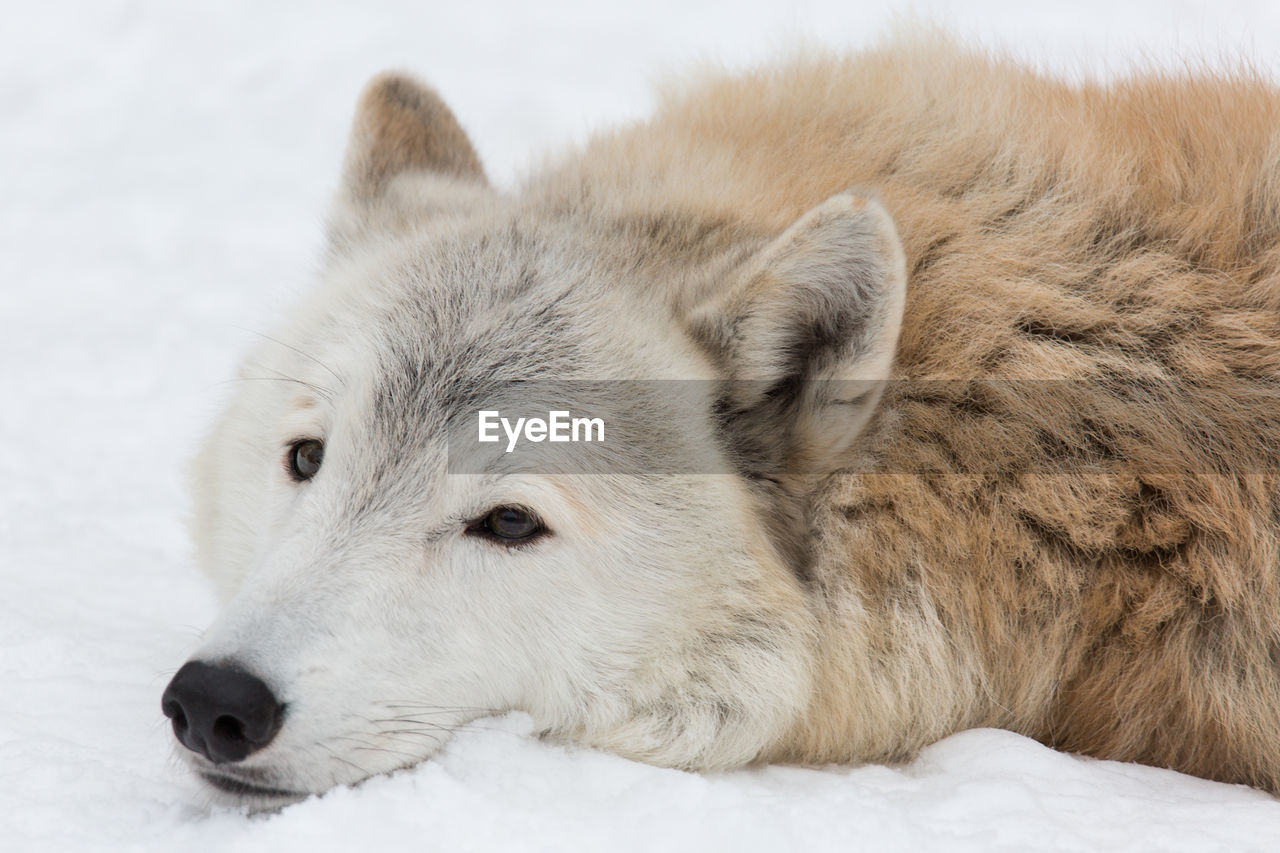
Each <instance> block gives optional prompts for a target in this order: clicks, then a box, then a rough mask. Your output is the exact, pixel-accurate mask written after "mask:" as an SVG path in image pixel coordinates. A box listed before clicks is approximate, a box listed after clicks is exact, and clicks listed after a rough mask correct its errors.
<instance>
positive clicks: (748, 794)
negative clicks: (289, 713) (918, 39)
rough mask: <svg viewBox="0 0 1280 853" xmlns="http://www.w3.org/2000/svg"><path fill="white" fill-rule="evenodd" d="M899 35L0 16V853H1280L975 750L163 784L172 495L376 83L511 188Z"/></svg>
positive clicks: (1153, 795)
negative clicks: (405, 87) (389, 84)
mask: <svg viewBox="0 0 1280 853" xmlns="http://www.w3.org/2000/svg"><path fill="white" fill-rule="evenodd" d="M916 9H918V10H919V11H920V13H921V15H922V16H923V17H925V18H927V19H932V20H936V21H940V22H942V23H944V24H946V25H948V26H949V27H950V28H951V29H952V30H953V31H955V32H957V33H959V34H961V35H964V36H968V37H974V38H977V39H978V40H980V41H981V42H982V43H984V44H987V45H991V46H1003V47H1006V48H1009V49H1011V50H1013V51H1014V52H1015V53H1016V54H1018V55H1019V56H1022V57H1024V58H1025V59H1027V60H1028V61H1031V62H1035V63H1036V64H1038V65H1040V66H1041V67H1044V68H1046V69H1049V70H1051V71H1054V72H1055V73H1059V74H1063V75H1067V76H1070V77H1076V78H1078V77H1080V76H1083V75H1109V74H1115V73H1118V72H1121V71H1123V70H1124V69H1125V68H1126V67H1129V66H1130V65H1131V64H1132V63H1134V62H1145V63H1147V64H1158V65H1162V66H1168V67H1177V66H1178V65H1179V63H1180V62H1181V61H1182V59H1183V58H1185V57H1194V58H1198V59H1200V60H1204V61H1207V62H1210V63H1213V64H1222V63H1227V64H1229V63H1231V62H1233V61H1235V60H1236V59H1238V58H1240V57H1242V56H1243V57H1251V58H1252V59H1253V61H1254V62H1255V63H1256V64H1257V65H1258V66H1259V67H1261V68H1263V69H1264V70H1266V71H1267V72H1268V73H1269V74H1272V75H1273V76H1275V75H1276V74H1277V68H1276V66H1277V64H1278V63H1280V55H1278V54H1277V53H1276V52H1275V50H1274V45H1275V44H1277V43H1280V5H1276V4H1272V3H1267V2H1258V3H1256V4H1251V3H1245V2H1233V0H1213V2H1189V0H1184V2H1156V0H1147V2H1134V3H1127V4H1126V3H1120V2H1115V1H1114V0H1107V2H1096V1H1095V0H1089V2H1082V0H1076V2H1071V3H1064V4H1048V3H1025V2H1014V0H985V2H965V3H963V4H961V3H954V4H951V3H943V2H933V3H929V2H922V3H918V4H917V5H916ZM897 11H898V10H894V9H891V8H889V7H888V5H887V4H876V5H871V4H857V3H849V2H840V0H821V1H820V0H810V2H798V3H792V4H790V5H772V6H766V5H764V4H761V3H755V2H747V0H738V1H737V2H724V3H712V2H705V0H647V2H636V3H633V4H631V5H628V6H625V7H614V6H610V5H606V4H604V3H602V2H598V0H590V2H589V1H588V0H577V2H550V1H549V0H548V2H540V3H515V2H513V3H511V4H510V5H508V6H498V5H486V4H482V3H439V4H432V3H426V2H407V0H406V2H364V3H361V4H359V6H358V7H357V5H356V4H351V5H345V6H344V5H340V4H338V3H320V2H313V3H306V4H303V3H299V4H297V5H292V6H291V5H287V4H278V5H277V4H269V3H264V2H250V1H249V0H221V2H217V3H204V4H199V5H197V4H195V3H175V2H161V0H155V2H146V0H95V2H90V0H83V2H79V3H75V2H68V0H48V2H42V3H31V2H22V1H21V0H4V3H3V16H0V20H3V24H2V25H0V69H2V70H0V282H2V284H0V400H3V403H0V849H4V850H14V851H19V850H21V851H28V850H31V851H39V850H57V851H65V850H80V849H92V850H106V851H114V850H156V851H173V850H183V851H200V850H246V851H250V850H263V851H267V850H269V851H273V853H280V852H281V851H284V853H288V851H293V850H308V851H310V850H331V849H332V850H340V849H352V848H361V849H370V850H372V849H401V848H405V849H410V848H411V849H440V850H631V849H636V850H653V849H663V850H669V849H676V850H679V849H684V850H792V849H796V850H851V849H859V848H872V849H882V850H883V849H888V850H918V849H953V850H992V849H1008V850H1041V849H1043V850H1048V849H1054V850H1131V849H1150V850H1246V849H1257V850H1276V849H1280V801H1277V800H1276V799H1274V798H1272V797H1270V796H1268V795H1265V794H1263V793H1260V792H1258V791H1253V790H1249V789H1246V788H1241V787H1233V786H1228V785H1221V784H1216V783H1212V782H1206V781H1203V780H1199V779H1194V778H1190V777H1186V776H1182V775H1179V774H1176V773H1172V772H1169V771H1164V770H1156V769H1152V768H1146V767H1138V766H1132V765H1125V764H1118V763H1114V762H1103V761H1093V760H1087V759H1082V758H1079V757H1075V756H1069V755H1064V754H1061V753H1057V752H1053V751H1051V750H1048V749H1046V748H1044V747H1042V746H1040V745H1038V744H1036V743H1034V742H1032V741H1030V740H1027V739H1025V738H1021V737H1018V736H1016V735H1013V734H1009V733H1006V732H998V731H986V730H984V731H971V732H965V733H962V734H959V735H956V736H955V737H952V738H949V739H948V740H946V741H944V742H942V743H939V744H937V745H935V746H933V747H931V748H930V749H928V750H926V751H925V752H924V754H923V755H921V756H920V757H919V759H918V760H916V761H915V762H913V763H911V764H910V765H907V766H904V767H893V768H889V767H881V766H866V767H857V768H843V767H838V768H828V769H800V768H793V767H770V768H764V769H757V770H750V771H744V772H735V773H727V774H721V775H712V776H699V775H691V774H686V773H680V772H676V771H671V770H662V769H657V768H653V767H648V766H644V765H640V764H635V763H632V762H628V761H625V760H622V759H620V758H617V757H615V756H611V755H606V754H601V753H596V752H591V751H586V750H578V749H568V748H561V747H557V746H552V745H548V744H544V743H541V742H539V741H537V740H535V739H532V738H531V737H530V736H529V722H528V720H527V718H525V717H523V716H522V715H518V714H516V715H512V716H510V717H508V718H504V719H502V720H496V721H486V722H485V723H483V724H481V725H477V726H475V727H473V728H471V729H469V730H468V731H465V732H463V733H462V734H461V735H459V736H458V737H457V738H456V740H455V741H454V742H453V743H452V745H451V746H450V747H449V748H448V749H447V750H446V751H445V752H444V754H443V755H442V756H440V757H439V758H438V759H437V760H433V761H431V762H428V763H426V764H423V765H421V766H419V767H417V768H414V769H412V770H409V771H404V772H402V773H400V774H397V775H396V776H393V777H382V778H377V779H374V780H372V781H370V782H368V783H367V784H364V785H362V786H360V787H358V788H355V789H341V790H336V791H334V792H332V793H330V794H328V795H326V796H324V797H320V798H312V799H310V800H308V801H306V802H303V803H300V804H298V805H296V806H293V807H290V808H288V809H285V810H284V811H283V812H282V813H279V814H276V815H273V816H268V817H256V818H249V817H246V816H245V815H243V814H241V813H239V812H237V811H233V810H218V809H214V810H210V809H208V808H207V807H206V806H205V805H204V804H203V803H202V800H201V796H200V793H199V789H198V786H197V785H196V784H195V782H194V781H193V780H192V779H190V778H188V777H187V776H186V775H185V774H184V773H183V772H182V771H181V770H180V768H179V767H178V765H177V764H176V762H175V761H174V760H173V757H172V738H171V735H170V734H169V732H168V728H167V725H166V721H165V720H163V719H162V718H161V716H160V712H159V696H160V692H161V690H162V689H163V687H164V684H165V682H166V681H167V680H168V677H169V676H170V675H171V674H172V672H173V671H174V669H176V667H177V666H178V665H179V664H180V663H181V662H182V661H183V659H184V656H185V654H186V653H187V651H188V650H189V649H191V648H192V647H193V646H194V644H195V642H196V640H197V637H198V635H199V632H200V631H201V630H202V629H203V627H204V626H206V625H207V624H208V623H209V622H210V621H211V620H212V618H213V616H214V612H215V607H214V602H213V598H212V593H211V590H210V587H209V586H208V584H207V583H206V582H205V581H204V580H203V579H202V578H201V577H200V576H199V575H198V574H197V572H196V571H195V569H194V568H193V565H192V561H191V557H190V553H189V546H188V544H187V540H186V536H185V531H184V529H183V519H184V516H185V514H186V511H187V503H186V501H187V499H186V496H185V493H184V491H183V488H182V468H183V462H184V460H185V459H186V458H187V457H188V456H189V454H190V453H191V451H192V448H193V442H194V441H195V439H196V437H197V436H199V435H200V434H201V433H202V432H203V431H204V430H205V429H207V426H208V424H209V422H210V419H211V417H212V415H213V413H214V412H215V411H216V410H217V407H218V404H219V402H220V401H221V400H222V399H223V398H224V397H225V395H226V391H227V387H228V386H227V385H226V380H227V379H228V378H229V377H230V376H231V375H232V369H233V365H234V362H235V359H236V357H237V356H238V355H239V354H240V353H241V352H243V351H244V350H245V349H246V347H247V346H248V344H249V342H250V341H251V339H252V337H253V331H267V330H269V329H270V328H271V327H272V326H273V324H274V315H275V312H277V311H281V310H286V309H287V306H288V305H289V304H290V302H291V301H292V300H293V299H294V298H296V297H297V296H298V295H299V294H301V293H304V292H305V289H306V287H307V285H308V283H309V281H310V279H311V278H312V276H313V275H314V271H315V265H316V258H317V257H318V253H319V249H320V235H321V219H320V217H321V215H322V212H323V209H324V205H325V202H326V199H327V197H328V195H329V193H330V192H332V190H333V187H334V183H335V180H336V176H337V171H338V164H339V162H340V157H341V153H342V146H343V143H344V140H345V135H346V131H347V123H348V121H349V118H350V110H351V107H352V104H353V103H354V100H355V97H356V94H357V92H358V90H359V88H360V87H361V85H362V84H363V83H364V81H365V80H366V79H367V78H368V77H369V76H370V75H371V74H373V73H374V72H375V71H378V70H380V69H383V68H388V67H390V68H405V69H409V70H412V71H414V72H416V73H419V74H420V75H421V76H423V77H424V78H426V79H428V80H430V81H432V82H433V83H434V84H435V85H436V86H438V87H439V89H440V90H441V91H442V92H443V93H444V94H445V96H446V98H447V99H448V100H449V102H450V103H451V104H452V105H453V106H454V107H455V109H456V111H457V113H458V115H459V116H460V118H461V120H462V122H463V124H464V125H465V126H466V127H467V128H468V129H469V130H470V131H471V133H472V135H473V137H474V139H475V141H476V143H477V146H478V148H479V150H480V153H481V155H482V157H483V158H484V160H485V161H486V163H487V164H488V167H489V169H490V172H491V174H492V175H493V176H494V177H495V178H496V179H497V180H498V181H499V182H500V183H502V184H504V185H507V186H510V185H512V184H513V183H514V182H515V181H516V180H517V179H518V177H519V175H520V174H521V171H522V170H523V169H524V168H525V166H524V165H522V164H528V163H535V164H536V162H537V158H538V157H540V156H543V155H544V154H545V153H547V152H549V151H552V150H554V149H555V148H556V146H558V145H562V144H564V143H566V142H570V141H574V140H581V139H583V138H585V137H586V135H587V134H588V133H589V132H590V131H591V130H592V129H593V128H595V127H599V126H603V125H607V124H611V123H614V122H618V121H621V120H626V119H631V118H636V117H640V116H643V115H644V114H645V113H646V111H647V110H648V109H650V108H651V106H652V103H653V98H652V94H651V91H652V90H651V83H652V82H653V81H654V80H655V79H659V78H660V77H661V76H663V75H664V74H667V73H670V72H672V71H679V70H681V69H685V68H688V67H689V66H690V64H691V63H694V62H697V61H704V60H709V59H710V60H719V61H722V62H725V63H727V64H729V65H732V66H740V65H744V64H747V63H750V62H754V61H760V60H764V59H767V58H768V57H769V56H771V55H773V54H774V53H776V52H777V51H778V50H779V49H782V48H786V47H788V46H791V45H794V44H795V43H796V42H801V41H807V42H809V43H812V44H823V45H830V46H836V47H840V48H849V49H856V48H857V47H859V46H863V45H866V44H869V43H870V42H872V41H873V40H875V39H876V38H877V37H878V36H880V35H881V34H882V33H883V32H884V31H885V28H886V26H888V24H889V23H890V22H891V19H892V18H893V17H894V16H895V14H896V12H897ZM1254 45H1259V46H1261V47H1259V48H1255V47H1254Z"/></svg>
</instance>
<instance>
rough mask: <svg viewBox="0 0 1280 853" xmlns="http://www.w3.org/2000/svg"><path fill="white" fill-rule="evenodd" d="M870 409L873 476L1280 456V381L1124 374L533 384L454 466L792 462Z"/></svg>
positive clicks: (711, 470)
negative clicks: (1229, 382)
mask: <svg viewBox="0 0 1280 853" xmlns="http://www.w3.org/2000/svg"><path fill="white" fill-rule="evenodd" d="M1238 388H1239V386H1238V385H1237V389H1238ZM1242 393H1243V394H1246V395H1247V396H1241V394H1242ZM868 411H874V413H875V414H874V415H873V416H872V417H871V419H870V421H869V422H868V423H867V425H866V426H865V428H864V429H863V431H862V432H861V434H860V435H859V437H858V438H857V439H855V440H854V442H853V445H852V446H853V451H852V452H851V453H850V454H849V455H848V457H847V458H848V460H849V463H850V464H851V465H856V470H861V471H865V472H868V473H883V474H963V475H974V474H984V475H1000V474H1033V473H1042V474H1134V475H1142V474H1156V473H1162V474H1180V475H1198V474H1221V475H1236V474H1248V473H1252V474H1258V473H1271V472H1272V469H1273V467H1274V466H1275V465H1276V460H1277V459H1278V458H1280V385H1265V384H1261V383H1257V384H1253V385H1250V386H1248V387H1247V391H1245V392H1239V391H1237V392H1236V396H1231V395H1228V394H1225V393H1224V392H1223V391H1222V390H1221V389H1220V388H1219V387H1218V386H1217V385H1216V384H1215V383H1212V382H1206V383H1203V384H1197V383H1195V382H1172V381H1168V380H1164V379H1158V378H1123V377H1118V378H1111V379H1105V380H1080V381H1065V380H975V381H913V380H912V381H908V380H895V381H889V382H864V381H837V382H811V383H788V384H785V385H774V386H769V385H766V384H764V383H757V382H723V381H703V380H634V381H582V380H564V381H558V380H557V381H552V380H539V381H518V382H506V383H495V384H494V385H492V386H490V388H489V389H488V391H487V392H486V393H485V394H483V395H481V397H480V398H479V399H473V400H471V401H469V404H468V410H467V411H465V412H459V413H456V415H455V417H454V418H453V419H452V427H451V429H450V435H449V439H448V454H449V457H448V459H449V461H448V470H449V471H450V473H455V474H485V473H488V474H499V473H517V472H524V473H537V474H630V475H640V476H652V475H669V474H728V473H748V474H749V473H752V472H759V471H761V470H764V469H771V470H782V469H785V468H786V466H787V465H788V464H790V463H789V461H788V460H789V454H793V453H794V452H796V451H797V448H803V447H805V444H804V442H805V441H806V440H810V441H811V440H812V438H811V437H812V435H814V434H815V432H814V431H815V430H819V431H820V434H821V435H823V436H833V437H834V439H833V440H839V438H840V437H842V436H844V435H846V434H848V433H850V432H854V431H856V430H857V427H858V424H859V423H860V422H861V421H862V420H863V416H864V415H865V414H866V413H867V412H868ZM819 449H820V448H819ZM859 449H864V450H867V451H868V453H867V454H862V455H861V456H860V455H859V454H858V450H859ZM812 450H813V448H812V447H810V448H809V451H812Z"/></svg>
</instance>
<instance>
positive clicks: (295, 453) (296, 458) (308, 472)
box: [286, 438, 324, 483]
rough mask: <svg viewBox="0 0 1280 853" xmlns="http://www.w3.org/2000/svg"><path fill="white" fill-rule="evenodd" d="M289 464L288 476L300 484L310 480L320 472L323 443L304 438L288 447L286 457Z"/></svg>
mask: <svg viewBox="0 0 1280 853" xmlns="http://www.w3.org/2000/svg"><path fill="white" fill-rule="evenodd" d="M286 460H287V462H288V464H289V476H291V477H293V479H294V480H296V481H298V482H299V483H301V482H302V481H303V480H310V479H311V478H312V477H314V476H315V475H316V472H317V471H319V470H320V463H321V462H323V461H324V442H323V441H320V440H319V439H315V438H306V439H303V440H302V441H295V442H294V443H293V444H291V445H289V454H288V456H287V457H286Z"/></svg>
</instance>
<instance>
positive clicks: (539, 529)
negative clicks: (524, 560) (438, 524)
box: [467, 506, 548, 545]
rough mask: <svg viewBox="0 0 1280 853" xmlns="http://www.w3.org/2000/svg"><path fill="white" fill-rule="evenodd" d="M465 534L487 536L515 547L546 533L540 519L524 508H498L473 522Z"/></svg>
mask: <svg viewBox="0 0 1280 853" xmlns="http://www.w3.org/2000/svg"><path fill="white" fill-rule="evenodd" d="M467 532H468V533H471V534H475V535H479V536H487V537H489V538H490V539H494V540H497V541H498V542H501V543H502V544H504V545H516V544H520V543H525V542H529V541H531V540H533V539H536V538H538V537H539V536H541V535H542V534H544V533H546V532H548V531H547V527H546V525H545V524H543V523H542V519H540V518H538V517H537V516H536V515H534V514H533V513H532V512H530V511H529V510H527V509H525V508H524V507H518V506H499V507H494V508H493V509H491V510H489V514H488V515H486V516H484V517H483V518H479V519H476V520H475V521H473V522H472V523H471V525H470V526H469V527H468V528H467Z"/></svg>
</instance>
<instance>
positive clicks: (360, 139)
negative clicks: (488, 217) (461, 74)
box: [329, 74, 491, 254]
mask: <svg viewBox="0 0 1280 853" xmlns="http://www.w3.org/2000/svg"><path fill="white" fill-rule="evenodd" d="M490 194H491V190H490V189H489V184H488V181H486V180H485V176H484V169H483V168H482V167H481V165H480V158H479V157H477V156H476V150H475V148H473V147H472V146H471V140H469V139H467V134H466V133H465V132H464V131H463V129H462V126H461V125H459V124H458V120H457V119H456V118H454V116H453V113H452V112H450V110H449V108H448V107H447V106H445V104H444V101H442V100H441V99H440V96H439V95H437V94H436V93H435V92H433V91H432V90H431V89H429V88H428V87H426V86H424V85H422V84H421V83H419V82H417V81H416V80H414V79H412V78H411V77H407V76H405V75H403V74H383V75H381V76H379V77H375V78H374V79H373V81H372V82H371V83H369V85H368V87H366V88H365V91H364V94H363V95H362V96H361V97H360V102H359V104H358V105H357V106H356V117H355V122H354V124H353V126H352V128H351V140H350V142H349V143H348V144H347V155H346V159H345V161H344V163H343V168H342V185H341V188H340V189H339V191H338V197H337V198H336V199H335V203H334V205H333V208H332V209H331V211H330V215H329V247H330V251H331V252H336V253H339V254H340V253H341V252H342V251H343V250H345V249H348V248H350V247H351V246H353V245H358V244H360V243H363V242H366V241H367V240H369V239H370V238H376V237H378V236H385V235H387V234H394V233H397V232H401V231H404V230H407V229H411V228H413V227H415V226H416V225H418V224H420V223H421V222H422V221H423V220H424V219H428V218H430V217H431V216H433V215H435V214H438V213H448V212H451V211H458V210H462V209H467V208H469V207H472V206H474V205H475V204H476V203H478V202H480V201H482V200H483V199H486V198H488V197H489V196H490Z"/></svg>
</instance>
